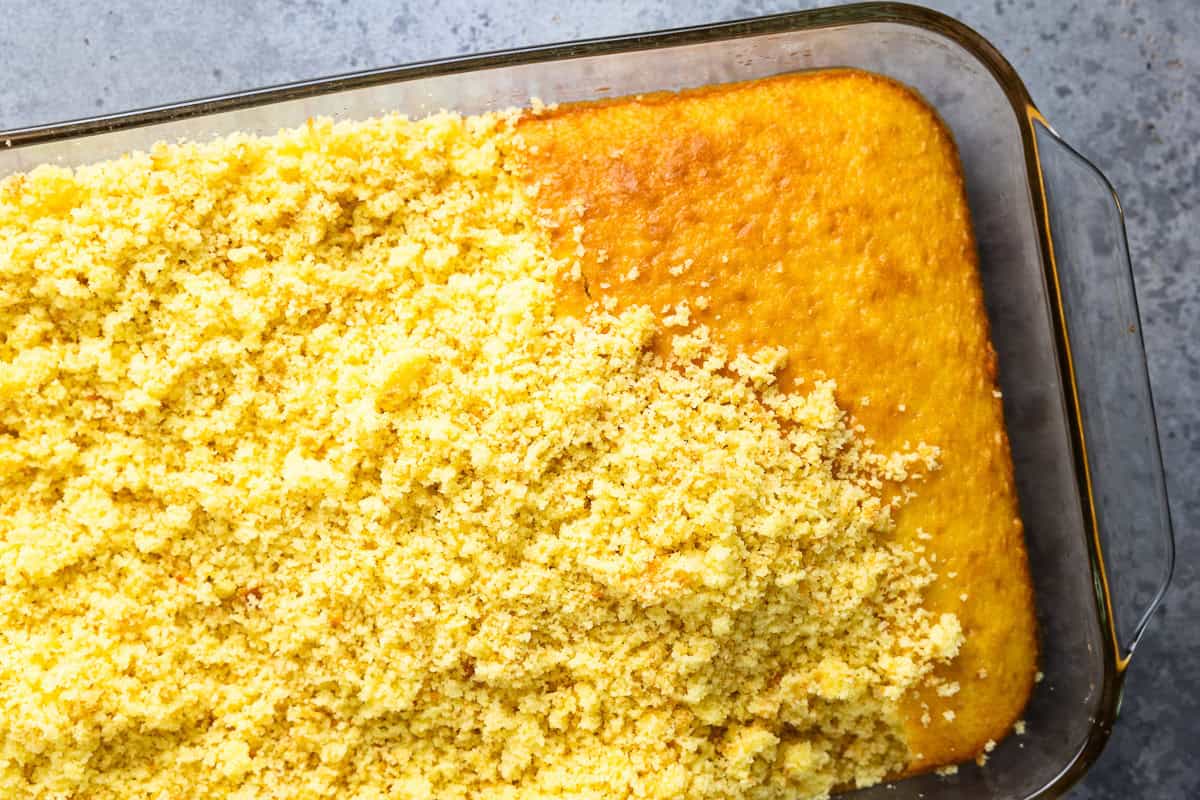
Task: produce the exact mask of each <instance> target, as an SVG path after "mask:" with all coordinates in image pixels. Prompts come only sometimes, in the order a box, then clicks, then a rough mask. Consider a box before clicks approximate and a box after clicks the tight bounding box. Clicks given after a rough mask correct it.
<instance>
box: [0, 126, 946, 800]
mask: <svg viewBox="0 0 1200 800" xmlns="http://www.w3.org/2000/svg"><path fill="white" fill-rule="evenodd" d="M518 146H519V143H518V142H516V140H515V139H514V138H513V136H512V133H511V129H510V127H509V118H507V117H503V116H488V117H478V118H466V119H464V118H460V117H456V116H453V115H445V114H443V115H438V116H435V117H432V118H430V119H427V120H424V121H420V122H412V121H408V120H405V119H404V118H402V117H398V116H389V117H384V118H380V119H376V120H371V121H367V122H359V123H338V124H333V123H332V122H330V121H328V120H312V121H310V122H309V124H308V125H305V126H303V127H301V128H298V129H295V130H289V131H283V132H281V133H279V134H278V135H275V136H270V137H261V138H259V137H251V136H231V137H227V138H224V139H221V140H218V141H215V142H211V143H207V144H194V143H183V144H176V145H158V146H156V147H154V148H153V149H152V150H151V151H150V152H148V153H137V154H133V155H130V156H127V157H125V158H122V159H119V160H116V161H112V162H107V163H103V164H97V165H94V166H87V167H81V168H78V169H76V170H67V169H60V168H55V167H40V168H38V169H36V170H34V171H32V172H31V173H29V174H27V175H23V176H15V177H10V178H8V179H5V180H4V181H2V182H0V241H2V242H3V245H4V253H5V255H4V256H3V258H2V260H0V330H2V331H3V332H4V334H3V336H2V337H0V487H2V488H3V491H2V493H0V742H2V743H3V746H2V749H3V757H2V758H0V796H3V797H5V798H42V797H55V798H79V799H82V798H88V799H89V800H93V799H94V800H106V799H108V798H114V799H115V798H122V799H128V798H159V797H237V798H257V797H301V796H303V797H329V798H333V797H364V798H367V797H374V798H382V797H429V798H439V800H441V799H442V798H445V799H446V800H455V799H456V798H462V799H465V798H477V797H489V798H493V797H494V798H518V797H529V798H533V797H538V798H545V797H605V798H624V797H647V798H681V797H686V798H709V797H711V798H738V797H754V798H783V797H788V798H796V797H820V796H825V795H826V794H827V793H828V792H829V791H831V790H832V789H833V788H834V787H836V786H842V785H860V786H861V785H868V784H870V783H873V782H876V781H879V780H880V779H881V778H883V777H884V776H885V775H887V774H894V773H896V772H897V771H899V770H900V769H902V768H903V767H904V766H905V765H906V764H907V763H909V761H910V760H911V757H912V756H911V754H910V752H909V750H908V748H907V745H906V743H905V741H904V738H903V727H902V718H901V713H900V707H899V703H900V700H901V698H902V697H904V695H905V694H906V693H907V692H908V691H909V690H911V689H913V688H915V687H917V686H919V685H921V684H922V682H923V681H926V680H927V679H928V677H929V676H930V674H931V672H932V670H933V669H934V667H935V666H936V665H938V664H944V663H947V662H949V661H950V660H951V659H953V658H954V657H955V656H956V654H957V653H958V651H959V648H960V646H961V644H962V642H963V634H962V629H961V626H960V624H959V622H958V619H957V618H956V617H955V616H954V615H953V614H932V613H930V612H929V611H927V610H925V609H924V608H923V606H922V598H923V592H924V590H925V589H926V587H928V586H929V585H930V584H931V582H932V581H933V580H934V575H933V573H932V570H931V568H930V565H929V564H928V563H927V562H926V561H925V560H924V559H923V558H920V557H919V555H918V554H917V553H914V552H913V551H911V550H908V549H906V548H905V547H903V546H901V545H900V544H898V543H897V542H895V541H893V540H892V538H890V536H889V534H890V533H891V531H892V529H893V521H892V519H893V514H894V512H895V509H896V506H897V505H898V503H899V502H901V501H902V498H903V495H902V496H901V497H900V498H897V499H896V500H891V499H888V500H885V498H884V495H883V494H882V488H881V487H882V486H883V482H884V481H885V480H887V481H894V482H899V483H903V484H906V485H907V484H911V483H912V482H913V478H912V475H913V474H915V473H916V472H917V471H920V470H928V469H931V468H936V463H935V462H936V449H933V448H928V447H925V446H923V445H918V446H916V447H913V448H911V449H910V448H906V449H905V451H904V452H900V453H875V452H871V451H870V450H869V446H868V445H867V444H866V443H864V442H861V441H859V440H858V439H857V438H856V436H855V434H854V431H853V429H852V428H851V427H850V422H849V420H848V418H847V417H846V415H845V414H844V412H843V411H842V409H840V408H839V407H838V405H837V402H836V401H835V387H834V386H833V384H832V383H831V382H829V381H821V380H817V381H813V382H811V383H809V384H806V388H807V391H806V393H804V394H799V393H788V392H785V391H783V390H782V389H781V388H779V387H778V386H777V385H776V383H775V381H774V379H773V376H774V374H775V372H776V371H777V370H779V369H780V368H781V367H782V364H783V355H781V353H780V352H779V351H778V350H771V349H767V350H764V351H762V352H755V353H739V354H737V355H736V356H735V355H734V354H731V353H729V352H725V351H724V350H723V349H722V348H721V347H720V346H718V345H717V344H716V343H715V342H714V341H713V340H711V339H710V338H709V337H708V336H707V334H706V332H705V331H704V330H703V329H702V328H698V329H693V330H691V331H689V332H688V333H687V334H686V336H681V337H677V338H678V341H677V342H676V343H675V345H673V347H674V348H675V349H674V351H673V352H674V353H676V354H677V355H675V356H674V357H672V358H670V359H665V358H663V357H660V356H658V355H656V354H655V353H654V351H653V349H652V348H651V346H650V344H651V342H652V341H653V340H655V339H656V337H662V336H665V335H667V333H666V326H667V325H669V324H671V322H670V321H669V320H668V319H661V318H659V317H657V316H656V315H655V314H653V313H652V312H651V311H650V310H649V309H647V308H645V307H643V306H635V307H632V308H627V309H624V310H622V311H620V313H609V312H613V311H614V308H613V307H612V306H606V308H608V311H604V310H601V309H596V310H595V311H594V312H593V313H592V314H590V315H589V316H587V317H586V318H577V317H573V316H570V315H564V314H559V313H558V310H557V308H556V305H555V288H554V280H555V276H556V274H557V273H558V272H559V271H560V270H562V271H574V272H577V271H578V264H577V263H576V264H574V265H572V264H570V263H569V262H566V263H562V262H559V261H556V260H555V259H553V258H551V257H550V255H549V253H550V249H549V246H548V244H547V240H546V236H547V233H546V228H545V227H544V226H543V225H542V224H540V222H539V221H538V220H536V219H535V217H534V214H533V212H532V211H531V210H530V207H529V205H528V203H529V197H530V193H529V192H527V191H526V190H525V187H524V186H523V184H522V183H521V182H520V181H519V180H518V179H517V178H516V177H515V176H514V174H513V170H512V168H511V167H510V160H511V159H512V158H513V152H514V150H515V148H517V147H518ZM685 263H686V262H685ZM672 313H673V314H674V315H676V317H679V316H683V317H685V319H683V320H682V322H683V323H684V324H686V323H687V322H688V321H689V319H687V318H686V317H687V315H688V310H687V308H686V307H684V308H682V309H679V308H676V309H675V310H674V311H673V312H672ZM727 366H728V369H727V368H726V367H727ZM910 491H911V489H910Z"/></svg>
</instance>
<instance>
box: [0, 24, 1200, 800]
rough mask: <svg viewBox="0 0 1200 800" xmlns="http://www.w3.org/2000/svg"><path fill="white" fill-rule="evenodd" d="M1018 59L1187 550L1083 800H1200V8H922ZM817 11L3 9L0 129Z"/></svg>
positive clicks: (1080, 794) (1078, 797)
mask: <svg viewBox="0 0 1200 800" xmlns="http://www.w3.org/2000/svg"><path fill="white" fill-rule="evenodd" d="M927 4H928V5H932V6H934V7H936V8H938V9H940V10H942V11H945V12H947V13H950V14H952V15H954V16H956V17H958V18H960V19H962V20H963V21H965V22H967V23H968V24H969V25H971V26H972V27H974V28H976V29H977V30H979V31H980V32H981V33H983V34H984V35H985V36H986V37H988V38H989V39H990V40H991V41H992V42H994V43H995V44H996V45H997V46H998V47H999V48H1000V50H1001V51H1002V52H1003V53H1004V54H1005V55H1006V56H1007V57H1008V58H1009V60H1011V61H1012V62H1013V64H1014V65H1015V66H1016V68H1017V71H1018V72H1019V73H1020V74H1021V75H1022V76H1023V78H1024V79H1025V81H1026V83H1027V84H1028V86H1029V88H1030V90H1031V92H1032V94H1033V96H1034V99H1035V100H1036V101H1037V102H1038V104H1039V106H1040V107H1041V108H1042V110H1043V111H1044V112H1045V113H1046V116H1047V117H1048V118H1049V119H1050V120H1051V121H1052V122H1053V123H1054V124H1055V126H1056V127H1057V129H1058V130H1059V131H1060V132H1061V133H1062V134H1063V135H1064V136H1065V137H1066V138H1067V139H1068V141H1070V142H1072V143H1074V144H1075V145H1077V146H1078V147H1079V148H1080V149H1081V150H1082V151H1083V152H1084V153H1085V154H1086V155H1088V156H1089V157H1090V158H1092V159H1093V160H1094V161H1095V162H1096V163H1097V164H1099V165H1100V166H1101V168H1102V169H1104V170H1105V172H1107V174H1108V176H1109V178H1110V179H1111V180H1112V181H1113V183H1115V184H1116V186H1117V189H1118V191H1119V192H1120V194H1121V197H1122V200H1123V201H1124V205H1125V208H1126V210H1127V212H1128V224H1129V236H1130V241H1131V247H1132V252H1133V260H1134V266H1135V269H1136V273H1137V275H1136V277H1137V287H1138V292H1139V297H1140V299H1141V303H1142V315H1143V327H1144V331H1145V336H1146V339H1147V347H1148V350H1149V357H1150V370H1151V377H1152V381H1153V384H1154V393H1155V399H1156V403H1157V407H1158V415H1159V423H1160V425H1161V433H1162V443H1163V447H1164V451H1165V456H1166V461H1167V471H1168V476H1169V481H1170V491H1171V495H1172V497H1171V499H1172V508H1173V513H1174V517H1175V524H1176V528H1177V536H1178V540H1179V565H1178V568H1177V571H1176V577H1175V585H1174V589H1173V591H1172V593H1171V595H1170V596H1169V598H1168V600H1167V602H1166V606H1165V608H1164V609H1163V610H1162V611H1161V612H1160V613H1159V616H1158V618H1157V620H1156V621H1155V624H1154V627H1153V628H1152V630H1151V631H1150V633H1149V635H1148V636H1147V639H1146V641H1145V642H1144V643H1143V645H1142V648H1141V649H1140V650H1139V652H1138V656H1137V658H1136V659H1135V662H1134V665H1133V667H1132V669H1131V675H1130V677H1129V681H1128V688H1127V694H1126V699H1125V706H1124V710H1123V713H1122V718H1121V720H1120V723H1119V724H1118V725H1117V729H1116V733H1115V735H1114V736H1113V739H1112V741H1111V742H1110V744H1109V746H1108V748H1107V750H1106V751H1105V753H1104V755H1103V756H1102V757H1101V759H1100V762H1099V764H1098V765H1097V766H1096V767H1095V768H1094V769H1093V770H1092V772H1091V773H1090V774H1089V775H1088V777H1087V778H1086V779H1085V781H1084V782H1083V783H1082V784H1081V785H1080V786H1079V787H1078V788H1077V789H1076V790H1075V791H1073V792H1072V793H1071V797H1072V798H1074V800H1084V799H1085V798H1092V799H1093V800H1117V799H1118V798H1122V799H1123V798H1155V799H1157V798H1170V799H1172V800H1173V799H1174V798H1180V799H1181V800H1182V799H1184V798H1196V797H1200V757H1198V756H1200V579H1198V578H1197V567H1196V565H1197V563H1198V562H1200V493H1198V492H1197V487H1198V486H1200V403H1198V401H1200V243H1198V238H1197V234H1198V232H1200V147H1198V146H1197V140H1198V139H1200V110H1198V109H1200V2H1197V0H1158V1H1157V2H1153V1H1151V0H1083V1H1081V2H1067V1H1066V0H928V2H927ZM812 5H824V4H823V3H818V4H814V3H804V2H791V3H780V2H733V1H732V0H687V1H686V2H668V1H667V0H617V1H616V2H605V3H575V4H570V5H568V4H566V3H554V2H537V1H536V0H525V1H524V2H511V3H505V4H490V3H486V2H479V1H475V2H473V1H472V0H442V1H441V2H438V3H433V4H428V5H426V4H421V3H413V2H384V0H362V1H361V2H360V1H358V0H269V1H268V2H257V3H242V2H234V1H233V0H213V1H212V2H203V3H201V2H197V3H188V2H181V0H111V1H110V2H106V3H101V2H94V1H92V0H78V2H66V1H65V0H58V1H57V2H41V3H29V2H25V0H0V76H2V77H0V129H3V128H11V127H16V126H20V125H27V124H32V123H38V122H50V121H56V120H61V119H67V118H73V117H80V116H87V115H93V114H98V113H108V112H115V111H121V110H126V109H130V108H134V107H141V106H147V105H152V104H156V103H162V102H169V101H174V100H182V99H188V98H193V97H197V96H204V95H212V94H219V93H223V92H231V91H235V90H238V89H247V88H252V87H257V86H262V85H267V84H274V83H281V82H285V81H291V80H298V79H303V78H312V77H318V76H322V75H327V74H331V73H339V72H346V71H350V70H356V69H363V68H367V67H376V66H385V65H390V64H396V63H402V62H407V61H414V60H419V59H426V58H432V57H437V56H447V55H454V54H458V53H466V52H473V51H481V50H494V49H499V48H507V47H514V46H518V45H526V44H537V43H545V42H554V41H562V40H569V39H576V38H580V37H590V36H602V35H608V34H617V33H628V32H636V31H644V30H651V29H656V28H663V27H673V26H679V25H692V24H698V23H704V22H711V21H715V20H723V19H733V18H741V17H749V16H753V15H757V14H764V13H770V12H776V11H785V10H793V9H796V8H804V7H809V6H812Z"/></svg>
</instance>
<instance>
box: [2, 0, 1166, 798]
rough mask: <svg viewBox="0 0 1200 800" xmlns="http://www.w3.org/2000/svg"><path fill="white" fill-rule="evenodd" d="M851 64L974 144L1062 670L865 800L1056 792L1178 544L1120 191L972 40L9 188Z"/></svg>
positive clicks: (462, 83)
mask: <svg viewBox="0 0 1200 800" xmlns="http://www.w3.org/2000/svg"><path fill="white" fill-rule="evenodd" d="M836 66H845V67H857V68H861V69H866V70H871V71H874V72H878V73H882V74H884V75H888V76H890V77H892V78H895V79H897V80H900V81H903V82H904V83H907V84H909V85H910V86H913V87H914V88H916V89H917V90H919V91H920V92H921V93H922V94H923V95H924V96H925V98H926V99H927V100H928V101H929V102H930V103H931V104H932V105H933V106H934V107H935V108H936V109H937V111H938V112H939V113H940V114H941V116H942V118H943V119H944V120H945V122H946V124H947V125H948V126H949V128H950V129H951V131H952V132H953V134H954V137H955V139H956V140H957V143H958V147H959V150H960V154H961V157H962V160H963V164H964V169H965V177H966V184H967V192H968V200H969V203H970V207H971V212H972V216H973V220H974V225H975V232H976V236H977V240H978V247H979V256H980V265H981V270H982V274H983V282H984V292H985V299H986V303H987V310H988V315H989V317H990V321H991V326H992V335H993V339H994V343H995V346H996V350H997V352H998V354H999V361H1000V382H1001V386H1002V389H1003V393H1004V407H1005V416H1006V421H1007V425H1008V430H1009V435H1010V439H1011V442H1012V449H1013V457H1014V462H1015V465H1016V477H1017V483H1018V489H1019V493H1020V501H1021V507H1022V514H1023V517H1024V520H1025V524H1026V536H1027V541H1028V547H1029V553H1030V559H1031V567H1032V572H1033V579H1034V583H1035V592H1036V598H1037V606H1038V614H1039V623H1040V626H1041V669H1042V672H1043V673H1044V679H1043V680H1042V681H1041V682H1040V683H1039V684H1038V686H1037V688H1036V690H1035V692H1034V695H1033V697H1032V699H1031V700H1030V703H1029V706H1028V708H1027V710H1026V713H1025V721H1026V733H1025V734H1024V735H1021V736H1010V737H1009V738H1007V739H1006V740H1005V741H1003V742H1002V743H1000V745H999V746H998V747H996V749H995V750H994V752H992V753H991V754H990V761H989V763H988V764H987V765H986V766H985V767H982V768H980V767H977V766H975V765H967V766H965V767H963V768H962V769H960V770H959V772H958V774H957V775H953V776H946V777H938V776H935V775H924V776H918V777H915V778H910V779H907V780H904V781H901V782H899V783H897V784H895V785H894V786H877V787H874V788H872V789H867V790H863V791H860V792H855V793H853V796H854V797H856V798H885V797H886V798H895V799H897V800H899V799H901V798H928V800H934V799H935V798H948V797H970V798H980V799H983V798H996V799H997V800H999V799H1000V798H1004V799H1005V800H1014V799H1015V798H1034V797H1037V798H1043V797H1056V796H1059V795H1061V794H1063V793H1064V792H1065V791H1066V790H1067V788H1068V787H1069V786H1070V785H1071V784H1072V783H1073V782H1075V781H1076V780H1077V779H1078V778H1079V777H1080V776H1081V775H1082V774H1083V773H1084V772H1085V771H1086V770H1087V768H1088V767H1089V766H1090V765H1091V764H1092V763H1093V762H1094V761H1095V759H1096V757H1097V756H1098V755H1099V752H1100V750H1101V748H1102V747H1103V745H1104V742H1105V740H1106V739H1107V738H1108V735H1109V733H1110V730H1111V727H1112V725H1113V722H1114V721H1115V719H1116V716H1117V711H1118V708H1119V705H1120V696H1121V687H1122V678H1123V675H1124V672H1125V669H1126V667H1127V666H1128V664H1129V660H1130V657H1131V655H1132V652H1133V649H1134V647H1135V645H1136V644H1137V642H1138V640H1139V639H1140V637H1141V635H1142V633H1143V632H1144V630H1145V627H1146V623H1147V621H1148V619H1149V617H1150V615H1151V614H1152V613H1153V611H1154V609H1155V608H1156V607H1157V605H1158V604H1159V602H1160V601H1161V599H1162V595H1163V592H1164V591H1165V590H1166V587H1167V584H1168V583H1169V580H1170V575H1171V570H1172V563H1173V557H1174V545H1173V539H1172V533H1171V521H1170V517H1169V512H1168V507H1167V502H1166V489H1165V480H1164V475H1163V469H1162V460H1161V456H1160V453H1159V449H1158V438H1157V433H1156V429H1155V420H1154V410H1153V403H1152V399H1151V395H1150V386H1149V381H1148V377H1147V371H1146V360H1145V353H1144V350H1143V345H1142V339H1141V328H1140V322H1139V318H1138V313H1137V307H1136V299H1135V294H1134V290H1133V283H1132V275H1131V271H1130V265H1129V258H1128V249H1127V247H1126V242H1125V233H1124V222H1123V217H1122V214H1121V210H1120V206H1119V204H1118V203H1117V199H1116V196H1115V194H1114V193H1113V190H1112V187H1111V186H1110V185H1109V184H1108V182H1107V181H1106V180H1105V178H1104V176H1103V175H1102V174H1101V173H1100V172H1099V171H1098V170H1097V169H1096V168H1095V167H1093V166H1092V165H1091V164H1090V163H1089V162H1087V161H1086V160H1085V159H1084V158H1083V157H1082V156H1080V155H1079V154H1078V153H1077V152H1076V151H1074V150H1073V149H1071V148H1070V147H1069V146H1068V145H1066V144H1065V143H1064V142H1063V141H1062V140H1061V139H1060V138H1059V137H1058V135H1057V134H1056V133H1055V132H1054V130H1053V129H1052V128H1051V127H1050V125H1049V124H1048V123H1047V122H1046V120H1045V119H1044V118H1043V117H1042V115H1041V114H1040V113H1039V112H1038V110H1037V109H1036V107H1035V106H1034V104H1033V102H1032V100H1031V99H1030V97H1029V94H1028V92H1027V90H1026V89H1025V86H1024V85H1023V84H1022V83H1021V80H1020V78H1018V76H1017V75H1016V73H1015V72H1014V71H1013V69H1012V67H1011V66H1010V65H1009V64H1008V62H1006V61H1005V60H1004V58H1003V57H1002V56H1001V55H1000V54H999V53H998V52H997V51H996V49H995V48H994V47H992V46H991V45H990V44H989V43H988V42H987V41H986V40H984V39H983V38H982V37H980V36H979V35H978V34H977V33H975V32H974V31H972V30H971V29H969V28H967V27H966V26H964V25H962V24H961V23H959V22H957V21H955V20H953V19H951V18H949V17H946V16H943V15H941V14H938V13H936V12H933V11H929V10H927V9H922V8H917V7H914V6H907V5H902V4H895V3H866V4H860V5H851V6H843V7H839V8H831V9H824V10H818V11H807V12H799V13H792V14H782V15H776V16H770V17H761V18H758V19H753V20H747V21H742V22H729V23H720V24H715V25H708V26H702V27H696V28H688V29H681V30H674V31H667V32H659V33H650V34H643V35H634V36H622V37H614V38H608V39H599V40H592V41H584V42H575V43H571V44H566V45H554V46H547V47H533V48H528V49H522V50H512V51H506V52H500V53H492V54H486V55H479V56H471V57H465V58H454V59H448V60H443V61H434V62H427V63H422V64H415V65H410V66H401V67H394V68H388V69H380V70H373V71H369V72H361V73H356V74H352V75H345V76H340V77H334V78H326V79H320V80H314V81H308V82H303V83H296V84H290V85H287V86H281V87H276V88H269V89H261V90H256V91H251V92H245V93H241V94H237V95H231V96H226V97H219V98H213V99H207V100H198V101H192V102H186V103H179V104H174V105H170V106H163V107H158V108H153V109H148V110H144V111H138V112H133V113H128V114H118V115H110V116H105V117H97V118H92V119H87V120H82V121H78V122H71V123H66V124H57V125H46V126H39V127H34V128H26V129H21V130H13V131H8V132H5V133H0V176H3V175H5V174H9V173H12V172H17V171H24V170H27V169H29V168H31V167H33V166H35V165H37V164H40V163H44V162H57V163H61V164H64V165H76V164H81V163H87V162H92V161H96V160H99V159H104V158H110V157H113V156H116V155H119V154H121V153H123V152H126V151H129V150H134V149H141V148H145V147H147V146H149V145H150V144H152V143H153V142H155V141H158V140H163V139H176V138H180V137H183V138H189V139H203V138H207V137H212V136H215V135H219V134H224V133H229V132H233V131H249V132H257V133H273V132H274V131H276V130H278V129H279V128H281V127H289V126H295V125H300V124H303V123H304V121H305V120H306V119H307V118H309V117H311V116H316V115H327V116H332V117H335V118H363V117H367V116H371V115H374V114H378V113H381V112H386V111H395V110H398V111H401V112H404V113H407V114H409V115H414V116H419V115H422V114H425V113H429V112H432V111H436V110H439V109H443V108H446V109H453V110H456V111H460V112H463V113H474V112H481V111H486V110H492V109H497V108H505V107H509V106H514V105H527V104H528V103H529V102H530V100H531V99H533V98H538V99H540V100H542V101H544V102H548V103H549V102H568V101H577V100H591V99H596V98H601V97H607V96H617V95H623V94H633V93H638V92H649V91H655V90H662V89H678V88H683V87H689V86H700V85H704V84H710V83H718V82H724V81H737V80H746V79H751V78H758V77H763V76H768V75H773V74H776V73H780V72H788V71H794V70H804V69H816V68H823V67H836ZM780 124H787V120H786V119H781V120H780ZM0 256H2V253H0ZM1117 600H1119V601H1120V602H1119V603H1118V602H1117Z"/></svg>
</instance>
